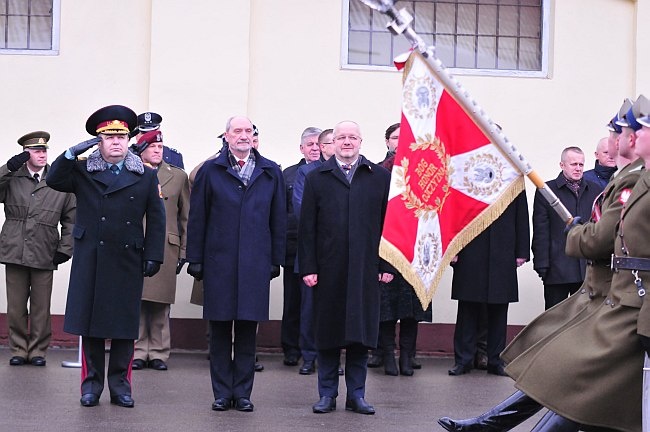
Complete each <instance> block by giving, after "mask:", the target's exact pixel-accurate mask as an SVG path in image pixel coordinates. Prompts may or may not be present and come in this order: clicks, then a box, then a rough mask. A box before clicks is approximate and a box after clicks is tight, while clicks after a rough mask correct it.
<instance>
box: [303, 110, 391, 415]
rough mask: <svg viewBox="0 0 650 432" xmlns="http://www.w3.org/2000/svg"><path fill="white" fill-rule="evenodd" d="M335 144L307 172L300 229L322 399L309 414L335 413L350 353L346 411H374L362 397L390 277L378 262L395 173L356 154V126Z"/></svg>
mask: <svg viewBox="0 0 650 432" xmlns="http://www.w3.org/2000/svg"><path fill="white" fill-rule="evenodd" d="M333 142H334V144H333V145H334V156H332V157H331V158H329V159H328V160H327V161H325V162H324V163H323V164H322V165H321V166H319V167H317V168H316V169H314V170H313V171H311V172H310V173H309V174H307V177H306V179H305V188H304V194H303V199H302V209H301V212H300V224H299V226H298V262H299V269H300V275H301V276H302V279H303V281H304V283H305V285H307V287H310V288H311V289H312V290H313V320H314V321H313V328H314V337H315V344H316V349H317V362H318V393H319V396H320V399H319V401H318V402H316V404H314V406H313V407H312V409H313V412H314V413H329V412H332V411H334V410H335V409H336V397H337V396H338V383H339V377H338V366H339V356H340V353H341V349H342V348H345V350H346V351H345V352H346V355H345V359H346V361H345V382H346V387H347V396H346V401H345V409H346V410H349V411H354V412H356V413H359V414H374V413H375V409H374V408H373V407H372V406H371V405H369V404H368V403H367V402H366V400H365V385H366V373H367V367H366V365H367V361H368V349H369V348H374V347H375V345H376V344H377V335H378V332H379V299H380V296H381V290H380V288H379V282H380V281H381V282H390V281H391V280H392V279H393V275H392V274H390V273H388V271H389V269H390V266H388V264H387V263H385V262H383V261H381V260H380V259H379V240H380V237H381V230H382V226H383V222H384V215H385V213H386V203H387V201H388V190H389V185H390V174H389V173H388V171H387V170H386V169H384V168H382V167H381V166H379V165H375V164H373V163H371V162H370V161H368V160H367V159H366V158H365V157H363V156H362V155H361V154H360V153H359V150H360V148H361V142H362V136H361V130H360V129H359V125H357V124H356V123H354V122H351V121H344V122H341V123H338V124H337V125H336V126H335V127H334V132H333Z"/></svg>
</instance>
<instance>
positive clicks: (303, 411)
mask: <svg viewBox="0 0 650 432" xmlns="http://www.w3.org/2000/svg"><path fill="white" fill-rule="evenodd" d="M9 357H10V353H9V350H8V349H6V348H3V349H0V431H1V432H5V431H7V432H8V431H12V432H14V431H15V432H19V431H30V432H31V431H57V432H58V431H61V432H63V431H82V430H84V431H87V430H93V431H124V432H128V431H156V432H164V431H264V432H274V431H288V432H293V431H296V432H298V431H300V432H305V431H307V432H309V431H359V432H362V431H373V432H380V431H400V432H409V431H414V432H416V431H417V432H423V431H444V430H443V429H442V428H441V427H439V426H438V425H437V424H436V420H437V419H438V417H440V416H444V415H449V416H452V417H458V416H460V417H465V416H470V415H477V414H480V413H481V412H483V411H484V410H485V409H487V408H489V407H491V406H492V405H494V404H495V403H497V402H499V401H501V400H502V399H503V398H504V397H506V396H508V395H509V394H511V393H512V392H513V391H514V389H513V387H512V381H511V380H510V378H506V377H497V376H493V375H487V374H486V373H485V372H483V371H472V373H470V374H468V375H463V376H459V377H450V376H448V375H447V369H448V368H449V367H450V366H451V363H452V360H451V359H442V358H423V359H421V361H422V364H423V368H422V369H421V370H419V371H416V373H415V375H414V376H413V377H404V376H399V377H389V376H386V375H384V374H383V369H380V370H377V369H371V370H370V371H369V374H368V383H367V392H366V395H367V397H366V399H367V400H368V402H370V403H371V404H373V405H374V406H375V408H376V410H377V414H376V415H374V416H364V415H360V414H355V413H351V412H346V411H345V410H344V409H343V408H342V407H344V403H345V399H344V395H345V384H344V381H343V380H341V388H340V391H339V393H340V395H343V396H339V398H338V401H337V402H338V405H339V407H338V410H337V411H336V412H334V413H330V414H319V415H317V414H313V413H312V412H311V405H312V404H313V403H314V402H315V401H316V400H317V399H318V395H317V391H316V376H315V375H311V376H301V375H299V374H298V368H297V367H288V366H284V365H283V364H282V356H281V355H278V354H262V355H260V361H261V362H262V363H263V364H264V366H265V370H264V372H261V373H257V374H256V377H255V387H254V390H253V395H252V398H251V399H252V401H253V403H254V404H255V411H254V412H253V413H241V412H237V411H233V410H231V411H227V412H222V413H217V412H214V411H212V410H211V409H210V405H211V404H212V401H213V397H212V391H211V388H210V377H209V370H208V361H207V360H206V355H205V353H197V352H192V353H187V352H178V353H176V352H175V353H173V354H172V357H171V359H170V361H169V370H168V371H166V372H158V371H154V370H142V371H134V372H133V376H134V381H133V382H134V392H133V397H134V399H135V402H136V405H135V408H134V409H127V408H120V407H117V406H114V405H111V404H110V402H109V396H108V390H106V391H105V393H104V394H103V395H102V398H101V401H100V404H99V406H97V407H94V408H84V407H82V406H81V405H80V404H79V396H80V395H79V374H80V370H79V369H69V368H63V367H61V362H62V361H64V360H72V361H76V359H77V351H73V350H63V349H51V350H50V351H49V353H48V357H47V360H48V364H47V366H46V367H43V368H39V367H34V366H27V365H26V366H18V367H17V366H9ZM540 416H541V414H538V415H537V416H536V417H535V418H534V419H532V420H529V421H528V422H526V423H524V424H523V425H521V426H519V427H518V428H516V429H513V430H514V431H516V432H522V431H529V430H530V429H531V428H532V426H533V425H534V424H535V422H536V420H537V419H538V418H539V417H540Z"/></svg>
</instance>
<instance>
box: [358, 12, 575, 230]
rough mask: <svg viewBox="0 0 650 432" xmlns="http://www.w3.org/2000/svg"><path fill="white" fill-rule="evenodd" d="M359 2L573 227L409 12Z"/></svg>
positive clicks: (558, 203) (562, 207)
mask: <svg viewBox="0 0 650 432" xmlns="http://www.w3.org/2000/svg"><path fill="white" fill-rule="evenodd" d="M358 1H360V2H361V3H363V4H365V5H366V6H368V7H370V8H371V9H374V10H376V11H378V12H380V13H383V14H385V15H387V16H388V17H389V18H391V21H390V22H389V23H388V24H387V25H386V27H387V28H388V30H389V31H390V32H391V33H393V34H394V35H400V34H402V35H404V36H405V37H406V39H408V40H409V42H411V45H412V47H413V49H414V50H418V52H419V53H420V54H422V57H424V59H425V60H426V62H427V63H428V65H429V66H430V67H431V69H432V70H433V72H434V73H435V74H436V76H437V78H438V79H439V80H440V81H441V82H442V84H443V85H444V86H445V87H446V88H447V90H448V91H449V92H450V94H452V96H453V97H454V99H456V101H457V102H458V103H459V104H460V106H461V107H462V108H463V109H464V110H465V112H466V113H467V115H469V116H470V117H471V118H472V119H473V120H474V121H475V122H476V124H477V125H478V126H479V127H480V128H481V129H482V130H483V132H484V133H485V134H487V135H488V136H489V138H490V140H491V141H492V142H493V143H494V144H496V145H497V146H498V147H499V148H500V149H501V151H503V152H504V153H505V155H506V156H507V157H508V158H509V159H510V161H511V162H512V163H513V165H515V166H516V167H517V169H518V170H519V171H520V172H521V173H523V174H524V175H526V176H527V177H528V178H529V179H530V181H532V182H533V184H534V185H535V186H536V187H537V189H538V190H539V192H540V194H541V195H542V197H544V199H546V201H548V203H549V204H550V205H551V207H552V208H553V209H554V210H555V212H556V213H557V214H558V215H559V216H560V217H561V218H562V220H563V221H564V222H565V223H567V224H569V223H571V222H572V221H573V216H572V215H571V213H570V212H569V211H568V210H567V209H566V207H565V206H564V204H562V202H561V201H560V200H559V199H558V197H557V196H556V195H555V194H554V193H553V191H551V190H550V189H549V188H548V186H547V185H546V183H545V182H544V180H542V178H541V177H540V176H539V175H538V174H537V173H536V172H535V171H534V170H533V168H532V167H531V165H530V163H528V161H527V160H526V159H525V158H524V156H523V155H522V154H521V153H520V152H519V151H518V150H517V148H516V147H515V146H514V145H513V144H511V143H510V142H509V141H508V138H507V137H506V136H505V135H504V134H503V132H501V128H500V127H499V126H498V125H497V124H496V123H494V121H492V120H491V119H490V118H489V117H488V116H487V114H486V113H485V111H484V110H483V109H482V108H481V107H480V106H479V105H478V103H477V102H476V101H475V100H474V99H472V97H471V96H470V95H469V93H468V92H467V90H466V89H465V88H464V87H463V86H462V84H461V83H459V82H458V81H456V79H455V78H454V77H453V76H451V74H450V73H449V72H448V71H447V68H446V67H445V66H444V65H443V64H442V62H441V61H440V60H439V59H438V58H437V57H436V56H435V54H434V50H435V47H434V46H427V44H426V43H425V42H424V40H423V39H422V38H421V37H420V36H419V35H418V34H417V33H416V32H415V30H413V28H412V27H411V23H412V22H413V17H412V16H411V14H410V13H408V11H407V10H406V9H401V10H399V11H398V10H397V9H396V8H395V1H394V0H358Z"/></svg>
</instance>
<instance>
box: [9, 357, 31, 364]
mask: <svg viewBox="0 0 650 432" xmlns="http://www.w3.org/2000/svg"><path fill="white" fill-rule="evenodd" d="M26 361H27V360H25V357H20V356H13V357H12V358H11V359H9V364H10V365H11V366H22V365H24V364H25V363H26Z"/></svg>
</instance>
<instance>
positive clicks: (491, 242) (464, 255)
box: [449, 191, 530, 376]
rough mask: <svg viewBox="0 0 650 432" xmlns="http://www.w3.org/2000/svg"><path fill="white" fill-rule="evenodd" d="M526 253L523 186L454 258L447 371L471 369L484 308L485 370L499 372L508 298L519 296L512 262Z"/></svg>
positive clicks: (520, 260) (526, 256)
mask: <svg viewBox="0 0 650 432" xmlns="http://www.w3.org/2000/svg"><path fill="white" fill-rule="evenodd" d="M529 259H530V228H529V224H528V203H527V201H526V192H525V191H523V192H521V193H520V194H519V195H518V196H517V197H516V198H515V199H514V200H513V202H512V203H510V205H509V206H508V207H507V208H506V209H505V211H504V212H503V213H502V214H501V216H499V217H498V218H497V219H496V220H495V221H494V222H493V223H492V225H490V226H489V227H488V228H487V229H485V231H483V232H482V233H481V234H479V235H478V236H477V237H476V238H475V239H474V240H472V241H471V242H469V244H468V245H467V246H465V247H464V248H463V250H461V251H460V252H459V254H458V260H457V261H456V262H455V264H453V266H454V277H453V279H452V283H451V298H452V299H454V300H458V311H457V316H456V328H455V331H454V360H455V364H454V366H453V367H452V368H451V369H449V375H452V376H455V375H462V374H464V373H467V372H469V371H470V370H471V369H472V366H473V363H474V356H475V354H476V341H477V337H478V328H479V317H480V311H481V309H482V308H487V355H488V365H487V371H488V373H489V374H493V375H501V376H504V375H505V374H506V373H505V371H504V370H503V361H502V360H501V359H500V358H499V354H500V353H501V351H503V349H504V348H505V346H506V331H507V325H508V304H509V303H514V302H516V301H518V300H519V291H518V288H519V287H518V283H517V268H518V267H520V266H521V265H523V264H524V263H525V262H526V261H528V260H529Z"/></svg>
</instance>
